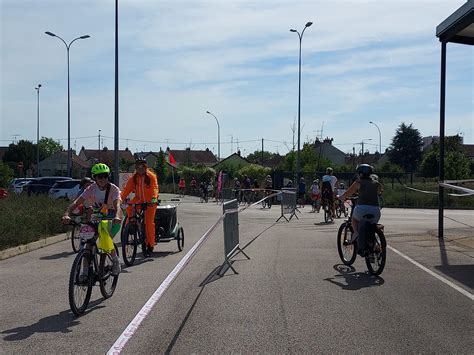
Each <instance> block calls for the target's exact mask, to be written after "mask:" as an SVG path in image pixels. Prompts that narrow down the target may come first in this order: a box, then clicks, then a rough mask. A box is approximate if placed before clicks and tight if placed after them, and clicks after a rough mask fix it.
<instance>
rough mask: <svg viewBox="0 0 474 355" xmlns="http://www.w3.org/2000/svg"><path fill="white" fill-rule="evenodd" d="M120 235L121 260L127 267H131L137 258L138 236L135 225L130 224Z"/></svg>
mask: <svg viewBox="0 0 474 355" xmlns="http://www.w3.org/2000/svg"><path fill="white" fill-rule="evenodd" d="M123 230H124V232H123V234H122V258H123V262H124V263H125V265H127V266H132V265H133V263H134V262H135V258H136V256H137V247H138V235H137V228H136V227H135V225H132V224H130V223H128V224H127V226H125V227H124V229H123Z"/></svg>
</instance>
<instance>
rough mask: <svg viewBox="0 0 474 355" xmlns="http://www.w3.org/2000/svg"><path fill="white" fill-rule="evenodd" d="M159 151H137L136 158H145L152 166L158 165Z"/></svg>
mask: <svg viewBox="0 0 474 355" xmlns="http://www.w3.org/2000/svg"><path fill="white" fill-rule="evenodd" d="M158 156H159V152H151V151H150V152H140V153H135V154H134V157H135V158H143V159H145V160H146V163H147V165H148V166H149V167H150V168H152V167H154V166H155V165H156V161H157V160H158Z"/></svg>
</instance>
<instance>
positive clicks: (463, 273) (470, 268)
mask: <svg viewBox="0 0 474 355" xmlns="http://www.w3.org/2000/svg"><path fill="white" fill-rule="evenodd" d="M435 269H436V270H438V271H441V272H442V273H443V274H445V275H447V276H449V277H451V278H453V279H454V280H456V281H457V282H459V283H461V284H463V285H465V286H467V287H469V288H470V289H471V290H472V289H474V277H473V275H474V265H438V266H435Z"/></svg>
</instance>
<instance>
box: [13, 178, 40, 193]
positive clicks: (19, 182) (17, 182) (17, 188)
mask: <svg viewBox="0 0 474 355" xmlns="http://www.w3.org/2000/svg"><path fill="white" fill-rule="evenodd" d="M34 180H36V179H35V178H16V179H13V180H12V181H10V184H9V186H8V189H9V190H10V191H11V192H14V193H16V194H21V193H22V192H23V190H25V191H26V185H28V184H29V183H30V182H32V181H34Z"/></svg>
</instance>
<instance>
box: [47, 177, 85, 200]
mask: <svg viewBox="0 0 474 355" xmlns="http://www.w3.org/2000/svg"><path fill="white" fill-rule="evenodd" d="M80 183H81V180H76V179H73V180H64V181H58V182H57V183H55V184H54V185H53V186H52V187H51V189H50V190H49V197H51V198H54V199H58V198H64V199H66V200H73V199H74V198H75V197H76V195H77V193H78V192H79V190H80Z"/></svg>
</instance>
